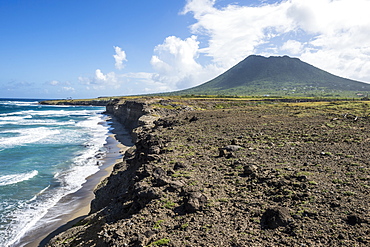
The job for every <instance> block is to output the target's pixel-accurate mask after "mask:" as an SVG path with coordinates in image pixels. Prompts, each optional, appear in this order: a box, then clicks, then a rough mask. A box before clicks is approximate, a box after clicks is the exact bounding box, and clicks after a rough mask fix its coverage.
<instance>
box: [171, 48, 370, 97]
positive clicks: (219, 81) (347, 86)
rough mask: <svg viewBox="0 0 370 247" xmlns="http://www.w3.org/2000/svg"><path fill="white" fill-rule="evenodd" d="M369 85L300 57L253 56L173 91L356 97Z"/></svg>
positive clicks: (216, 93)
mask: <svg viewBox="0 0 370 247" xmlns="http://www.w3.org/2000/svg"><path fill="white" fill-rule="evenodd" d="M360 92H362V94H367V92H370V84H367V83H363V82H359V81H354V80H349V79H345V78H342V77H339V76H335V75H333V74H330V73H328V72H326V71H324V70H321V69H318V68H316V67H314V66H312V65H310V64H308V63H305V62H302V61H301V60H299V59H298V58H290V57H288V56H283V57H268V58H267V57H263V56H256V55H252V56H249V57H247V58H246V59H244V60H243V61H241V62H240V63H238V64H237V65H235V66H234V67H232V68H231V69H229V70H228V71H226V72H225V73H223V74H222V75H220V76H218V77H216V78H215V79H213V80H211V81H209V82H206V83H204V84H202V85H199V86H197V87H193V88H190V89H186V90H182V91H179V92H175V93H173V94H177V95H184V94H205V95H207V94H209V95H211V94H212V95H278V96H279V95H280V96H284V95H293V96H351V95H352V96H355V95H356V93H360Z"/></svg>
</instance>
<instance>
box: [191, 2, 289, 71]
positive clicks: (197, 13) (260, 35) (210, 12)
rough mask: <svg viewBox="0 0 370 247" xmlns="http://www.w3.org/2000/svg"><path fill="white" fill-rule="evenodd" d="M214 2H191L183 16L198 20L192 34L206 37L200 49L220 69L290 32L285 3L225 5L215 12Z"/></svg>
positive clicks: (193, 26) (233, 63)
mask: <svg viewBox="0 0 370 247" xmlns="http://www.w3.org/2000/svg"><path fill="white" fill-rule="evenodd" d="M214 4H215V1H207V0H190V1H188V3H187V5H186V6H185V10H184V13H190V12H191V13H193V15H194V18H195V19H196V20H197V22H196V23H195V24H193V25H192V26H191V30H192V32H193V33H195V34H198V35H205V36H206V37H208V44H207V45H208V46H207V47H205V48H203V49H202V52H204V53H205V54H206V55H207V56H210V57H212V58H213V61H214V62H215V63H217V64H219V65H220V66H222V67H227V68H229V67H231V66H233V65H235V64H236V63H237V62H239V61H241V60H242V59H243V58H245V57H246V56H248V55H250V54H254V53H256V51H257V48H258V46H259V45H262V44H265V43H267V42H268V40H269V39H271V38H273V37H275V36H277V35H278V34H279V33H284V32H287V31H289V30H291V29H292V25H293V22H292V20H291V19H289V18H288V17H287V16H286V15H285V14H284V13H285V12H286V11H287V9H288V7H289V6H288V4H287V3H282V4H278V5H277V4H276V5H263V6H262V7H247V6H244V7H243V6H237V5H228V6H227V7H225V8H222V9H217V8H215V7H214V6H213V5H214Z"/></svg>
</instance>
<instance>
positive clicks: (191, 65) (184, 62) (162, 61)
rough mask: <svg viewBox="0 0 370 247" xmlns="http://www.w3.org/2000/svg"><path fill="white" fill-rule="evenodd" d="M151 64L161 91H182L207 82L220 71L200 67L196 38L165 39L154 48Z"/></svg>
mask: <svg viewBox="0 0 370 247" xmlns="http://www.w3.org/2000/svg"><path fill="white" fill-rule="evenodd" d="M154 52H155V54H156V55H154V56H153V57H152V59H151V64H152V66H153V68H154V69H155V70H156V72H157V74H155V75H154V76H153V78H152V79H153V80H154V81H155V82H156V83H161V84H162V86H161V88H162V89H163V90H166V91H168V90H176V89H184V88H188V87H191V86H195V85H198V84H200V83H202V82H205V80H209V79H211V78H212V77H214V76H215V75H216V74H218V73H220V71H221V70H220V69H219V68H217V67H216V66H202V65H200V64H199V63H198V62H197V61H196V60H197V58H198V55H199V41H198V40H197V37H196V36H194V35H193V36H191V37H190V38H187V39H185V40H182V39H180V38H178V37H175V36H170V37H167V38H166V39H165V41H164V42H163V44H160V45H158V46H156V47H155V49H154Z"/></svg>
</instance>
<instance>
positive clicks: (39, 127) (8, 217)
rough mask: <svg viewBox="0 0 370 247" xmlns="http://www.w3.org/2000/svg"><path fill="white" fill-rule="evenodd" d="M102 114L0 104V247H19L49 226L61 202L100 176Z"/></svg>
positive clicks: (90, 110) (77, 108)
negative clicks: (52, 211)
mask: <svg viewBox="0 0 370 247" xmlns="http://www.w3.org/2000/svg"><path fill="white" fill-rule="evenodd" d="M104 110H105V108H104V107H88V106H86V107H82V106H46V105H39V104H38V100H24V99H22V100H19V99H0V246H3V247H11V246H22V245H21V243H20V242H19V241H20V239H22V238H23V237H24V236H25V235H27V234H29V233H30V232H32V231H37V229H38V228H43V225H45V222H47V221H49V222H50V221H53V219H52V218H50V219H45V217H46V215H47V214H48V212H50V210H51V209H52V208H54V207H55V205H57V203H58V202H59V201H60V200H61V199H62V198H64V197H66V196H68V195H71V194H73V193H75V192H77V191H78V190H80V189H81V188H82V185H83V184H84V183H85V182H86V178H87V177H89V176H90V175H92V174H95V173H96V172H98V171H99V169H100V168H99V162H100V160H101V159H102V158H103V157H104V156H105V155H106V152H107V150H106V147H105V144H106V140H107V135H108V133H109V126H108V125H107V123H106V122H105V119H106V116H105V115H104V114H102V112H103V111H104ZM72 209H73V203H66V206H65V207H64V208H63V207H62V208H60V210H62V211H63V213H68V211H69V210H72ZM57 213H58V212H57Z"/></svg>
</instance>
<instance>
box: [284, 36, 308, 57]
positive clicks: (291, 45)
mask: <svg viewBox="0 0 370 247" xmlns="http://www.w3.org/2000/svg"><path fill="white" fill-rule="evenodd" d="M281 50H284V51H288V52H289V53H290V54H293V55H296V54H299V53H301V52H302V50H303V44H302V43H301V42H299V41H296V40H291V39H290V40H288V41H287V42H285V43H284V44H283V46H282V47H281Z"/></svg>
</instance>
